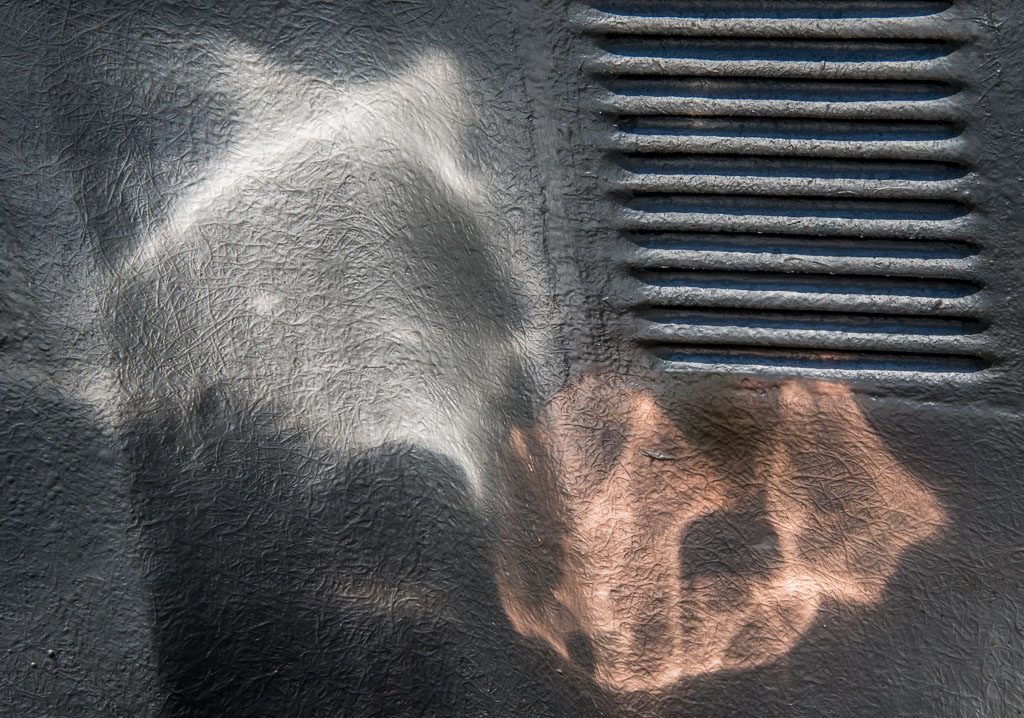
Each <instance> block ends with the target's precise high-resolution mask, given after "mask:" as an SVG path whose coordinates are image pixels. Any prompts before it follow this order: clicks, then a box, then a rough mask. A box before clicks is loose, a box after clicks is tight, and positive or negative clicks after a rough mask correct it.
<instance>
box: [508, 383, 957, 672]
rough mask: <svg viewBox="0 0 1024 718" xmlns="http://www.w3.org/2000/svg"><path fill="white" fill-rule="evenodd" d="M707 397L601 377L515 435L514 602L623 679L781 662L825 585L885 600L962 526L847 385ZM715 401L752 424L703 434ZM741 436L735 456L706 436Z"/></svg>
mask: <svg viewBox="0 0 1024 718" xmlns="http://www.w3.org/2000/svg"><path fill="white" fill-rule="evenodd" d="M701 401H702V403H701V404H700V406H699V407H698V406H697V405H696V404H695V414H694V416H692V417H690V423H688V424H687V422H685V421H673V418H672V417H671V416H670V415H669V414H668V413H667V411H666V410H665V409H664V408H662V407H661V406H659V404H658V402H657V401H655V398H654V397H653V395H652V394H651V393H650V392H648V391H646V390H642V389H639V388H636V387H635V386H631V385H628V384H626V383H624V382H621V381H619V382H616V381H614V380H611V379H609V378H608V377H605V376H600V375H588V376H584V377H582V378H579V379H577V380H575V381H573V382H572V383H570V384H569V385H568V386H567V387H566V388H565V389H563V390H562V391H561V392H560V393H559V394H558V395H557V396H556V397H555V398H554V399H553V400H552V401H551V402H550V404H549V405H548V406H547V408H546V409H545V411H544V412H543V413H542V415H541V416H540V417H539V419H538V421H537V423H536V425H535V426H533V427H531V428H529V429H528V430H525V431H516V432H515V433H514V434H513V436H512V437H511V439H510V441H509V444H508V463H509V464H510V467H512V468H513V472H512V473H510V477H511V478H510V486H511V488H510V489H509V491H508V495H507V496H506V500H505V506H504V512H505V515H504V516H503V521H502V532H501V541H500V545H499V549H498V560H497V565H498V584H499V590H500V593H501V599H502V602H503V605H504V607H505V610H506V612H507V614H508V616H509V618H510V619H511V621H512V623H513V625H514V627H515V628H516V630H517V631H519V632H520V633H521V634H523V635H525V636H530V637H533V638H536V639H540V640H542V641H544V642H546V643H548V644H549V645H550V646H551V647H553V648H554V649H555V650H556V651H557V652H558V653H560V654H561V655H562V656H563V657H564V658H565V659H566V660H570V661H573V662H575V663H577V664H581V665H582V666H583V667H584V668H585V669H586V670H590V671H592V673H593V676H594V678H595V679H596V680H597V681H598V682H600V683H601V684H602V685H604V686H605V687H606V688H608V689H610V690H613V691H622V692H632V691H648V692H650V691H657V690H659V689H662V688H665V687H668V686H670V685H671V684H673V683H676V682H678V681H679V680H681V679H685V678H688V677H693V676H697V675H700V674H705V673H709V672H712V671H718V670H724V669H740V668H749V667H753V666H756V665H759V664H763V663H766V662H769V661H773V660H775V659H777V658H779V657H780V656H782V655H784V654H785V653H786V652H788V651H789V650H790V649H791V648H792V647H793V646H794V644H796V642H797V641H798V640H799V639H800V638H801V636H803V635H804V634H805V633H806V632H807V631H808V629H809V628H810V626H811V624H812V623H813V621H814V618H815V615H816V613H817V610H818V608H819V606H820V605H821V602H822V600H823V599H824V598H825V597H826V596H828V597H832V598H834V599H836V600H840V601H845V602H848V603H851V604H871V603H874V602H877V601H878V600H879V599H880V598H881V593H882V591H883V589H884V587H885V585H886V582H887V580H888V578H889V577H890V576H891V575H892V574H893V573H894V572H895V571H896V569H897V566H898V563H899V561H900V558H901V556H902V554H903V553H904V552H905V551H906V550H907V549H908V548H910V547H911V546H912V545H914V544H916V543H919V542H921V541H924V540H925V539H927V538H929V537H930V536H932V535H933V534H935V533H936V532H937V531H938V530H939V529H940V528H941V527H942V526H943V525H944V524H945V523H946V516H945V513H944V512H943V510H942V508H941V506H940V505H939V503H938V501H937V500H936V498H935V497H934V496H933V494H932V493H931V492H930V491H929V490H928V489H927V488H926V487H925V486H923V485H922V484H921V483H920V482H919V481H918V480H917V479H916V478H915V477H914V476H913V475H912V474H911V473H910V471H909V470H908V469H907V468H906V467H904V466H903V465H901V464H900V463H899V462H898V461H897V460H896V459H895V458H894V457H893V456H892V455H891V453H889V451H888V450H887V449H886V448H885V446H884V444H883V443H882V442H881V440H880V439H879V437H878V436H877V435H876V434H875V432H874V431H873V430H872V429H871V427H870V426H869V425H868V424H867V422H866V421H865V419H864V416H863V413H862V412H861V410H860V408H859V406H858V404H857V402H856V401H855V400H854V399H853V397H852V396H851V393H850V391H849V390H848V389H847V388H845V387H843V386H841V385H837V384H830V383H825V382H810V381H790V382H787V383H784V384H782V385H781V386H779V385H775V386H770V385H765V386H758V387H751V386H749V385H737V386H734V387H732V388H730V389H726V390H721V387H719V388H718V391H716V393H715V396H714V397H713V402H711V404H709V402H708V398H707V397H702V400H701ZM709 405H710V406H713V410H712V411H710V412H709V411H708V406H709ZM674 411H675V412H677V413H678V411H679V409H678V408H677V409H675V410H674ZM701 412H704V414H702V413H701ZM705 414H706V415H707V417H708V419H707V420H708V421H709V422H712V423H716V422H717V423H721V424H729V423H730V422H734V423H735V425H736V426H735V427H729V426H724V425H723V426H712V427H710V428H709V429H708V431H706V432H704V431H696V430H695V428H694V426H695V425H694V423H693V421H694V420H696V421H697V422H700V421H702V419H703V417H704V415H705ZM685 427H688V428H685ZM730 431H732V432H734V433H735V434H736V436H735V441H736V448H735V450H734V451H731V450H730V448H729V446H730V445H729V440H728V439H727V440H726V441H725V443H724V448H723V444H722V442H721V441H720V442H719V445H718V447H717V448H716V449H714V450H712V449H711V448H710V447H709V446H708V445H706V442H707V441H708V440H709V439H708V437H709V436H714V435H718V436H722V435H724V436H726V437H729V436H730ZM716 432H717V434H716Z"/></svg>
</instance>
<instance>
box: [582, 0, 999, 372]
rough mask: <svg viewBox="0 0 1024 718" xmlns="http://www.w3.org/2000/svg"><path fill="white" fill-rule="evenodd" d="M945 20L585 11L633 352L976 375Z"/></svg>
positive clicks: (907, 8) (900, 14)
mask: <svg viewBox="0 0 1024 718" xmlns="http://www.w3.org/2000/svg"><path fill="white" fill-rule="evenodd" d="M951 12H952V8H951V7H950V3H948V2H938V1H933V0H692V1H686V0H678V1H676V2H654V1H643V0H641V1H637V2H629V1H627V0H622V1H621V2H611V3H608V4H605V5H599V6H596V7H588V8H586V9H585V10H584V11H583V12H582V26H583V28H584V31H585V32H586V33H587V34H588V35H589V36H590V37H591V39H592V40H593V45H592V48H593V54H592V56H591V57H590V68H591V70H592V77H593V78H594V80H595V81H596V84H597V86H598V87H599V92H600V107H601V110H602V112H603V113H604V114H605V115H606V116H607V117H608V130H609V135H608V160H609V162H610V163H611V164H612V169H613V172H612V176H613V186H612V188H611V194H610V197H611V198H612V200H613V201H614V202H615V204H616V207H615V214H616V216H618V217H619V218H620V219H621V230H622V232H623V235H624V237H625V239H627V240H628V242H625V243H624V246H625V247H626V249H624V250H623V255H622V257H623V261H624V262H625V264H626V265H627V266H628V273H629V275H630V282H629V286H630V287H631V289H630V293H631V295H632V296H630V297H628V301H629V303H630V306H631V311H632V313H633V314H634V315H635V318H636V326H637V340H638V341H639V342H641V343H642V344H643V345H645V346H647V347H649V348H650V349H651V351H653V352H655V353H656V354H657V355H658V356H659V357H661V358H662V359H663V360H664V361H666V362H668V363H669V366H670V367H672V366H675V367H683V366H684V365H698V366H705V367H706V366H708V365H718V366H758V367H765V366H768V367H787V368H810V369H839V370H854V371H859V370H873V371H925V372H975V371H979V370H981V369H984V368H985V367H986V366H987V360H986V358H985V357H984V356H983V352H980V351H979V349H978V348H979V346H980V345H981V344H980V342H981V341H982V339H981V338H982V333H983V331H984V329H985V325H984V322H982V321H981V320H980V319H979V312H978V298H979V290H980V285H979V283H978V282H977V281H976V280H975V278H974V276H973V272H972V265H973V263H974V257H975V255H976V253H977V250H976V245H975V243H974V242H973V241H972V206H971V200H970V198H969V197H970V186H971V182H972V177H971V168H970V166H969V164H968V163H967V161H966V159H965V156H964V155H965V152H964V141H963V133H964V130H965V122H966V120H967V119H969V117H968V115H969V111H967V110H966V109H965V106H964V102H963V96H962V93H961V92H960V91H959V86H958V84H957V83H956V81H955V80H954V79H953V78H954V73H953V72H952V71H951V69H952V68H953V67H954V65H953V64H951V63H953V62H954V61H955V59H954V58H955V53H956V51H957V48H958V42H959V40H958V38H957V37H956V28H957V25H958V23H957V22H956V21H955V18H952V17H951Z"/></svg>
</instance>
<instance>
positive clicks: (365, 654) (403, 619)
mask: <svg viewBox="0 0 1024 718" xmlns="http://www.w3.org/2000/svg"><path fill="white" fill-rule="evenodd" d="M274 416H275V412H274V411H272V410H271V409H270V407H266V406H263V407H260V406H255V405H253V404H252V403H251V402H249V401H248V400H243V399H240V398H239V397H238V396H237V395H234V394H232V393H231V392H230V391H229V390H226V389H222V388H212V389H208V390H206V391H205V392H203V393H202V394H201V395H200V396H197V397H196V399H195V401H193V402H192V403H191V405H190V406H188V407H187V408H186V409H185V410H184V411H182V410H181V409H177V410H168V411H165V412H149V413H148V414H147V417H148V418H145V419H140V420H138V421H136V422H135V423H133V424H130V425H129V426H127V427H126V431H125V436H126V437H127V448H128V453H129V458H130V462H131V465H132V467H133V470H134V472H135V478H134V481H133V485H132V501H133V504H134V507H135V510H136V512H137V514H138V519H139V521H140V524H141V527H142V534H143V541H144V547H145V555H146V558H147V563H148V578H149V582H150V591H151V595H152V600H153V604H154V605H153V609H154V614H155V621H156V632H157V654H158V660H159V669H160V675H161V677H162V679H163V681H164V684H165V689H166V690H167V693H168V695H169V699H168V702H167V706H166V712H165V715H174V716H223V715H244V716H275V717H276V716H282V715H295V716H300V715H301V716H314V715H316V716H319V715H330V716H339V715H344V716H377V715H379V716H396V717H397V716H432V717H436V716H470V715H472V716H477V715H494V716H510V717H511V716H517V717H518V716H531V715H537V716H552V715H558V716H574V715H580V716H584V715H593V714H594V711H595V707H594V706H592V705H584V704H583V703H582V702H581V700H580V699H579V697H578V696H577V695H576V694H575V693H574V692H573V689H571V688H570V687H568V686H567V685H566V684H565V683H564V681H561V680H560V678H559V677H558V676H557V674H555V673H553V672H552V671H551V670H550V668H547V667H545V666H544V665H543V658H542V657H540V656H539V655H537V653H536V651H535V650H534V649H532V648H530V647H528V646H526V645H524V644H523V642H522V641H521V640H520V639H518V638H517V637H516V636H515V634H514V632H513V631H512V630H511V628H510V627H509V625H508V622H507V620H506V619H505V618H504V616H503V614H502V611H501V608H500V605H499V603H498V600H497V595H496V590H495V587H494V582H493V568H492V566H493V564H492V560H491V558H490V555H491V548H490V544H491V541H490V540H489V539H488V529H487V526H486V525H485V522H484V520H483V519H482V518H481V516H480V512H479V511H478V510H477V509H476V508H475V507H474V505H473V500H472V496H471V494H470V490H469V488H468V487H467V486H468V485H467V481H466V479H465V476H464V475H463V472H462V471H461V470H460V469H459V468H458V467H457V466H456V465H455V464H454V463H453V462H452V461H450V460H449V459H447V458H445V457H442V456H440V455H438V454H436V453H433V452H431V451H428V450H424V449H421V448H417V447H415V446H411V445H407V444H392V445H384V446H380V447H378V448H376V449H373V450H370V451H366V452H364V453H361V454H359V455H356V456H351V457H341V458H339V457H337V456H335V455H333V454H332V453H331V452H330V451H328V450H326V449H324V448H322V447H318V446H316V445H315V443H313V442H311V441H310V440H309V439H308V437H306V436H303V435H300V434H298V433H293V434H288V433H284V432H283V430H281V429H280V428H279V426H278V423H277V422H276V421H275V418H274ZM556 679H557V680H556Z"/></svg>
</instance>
